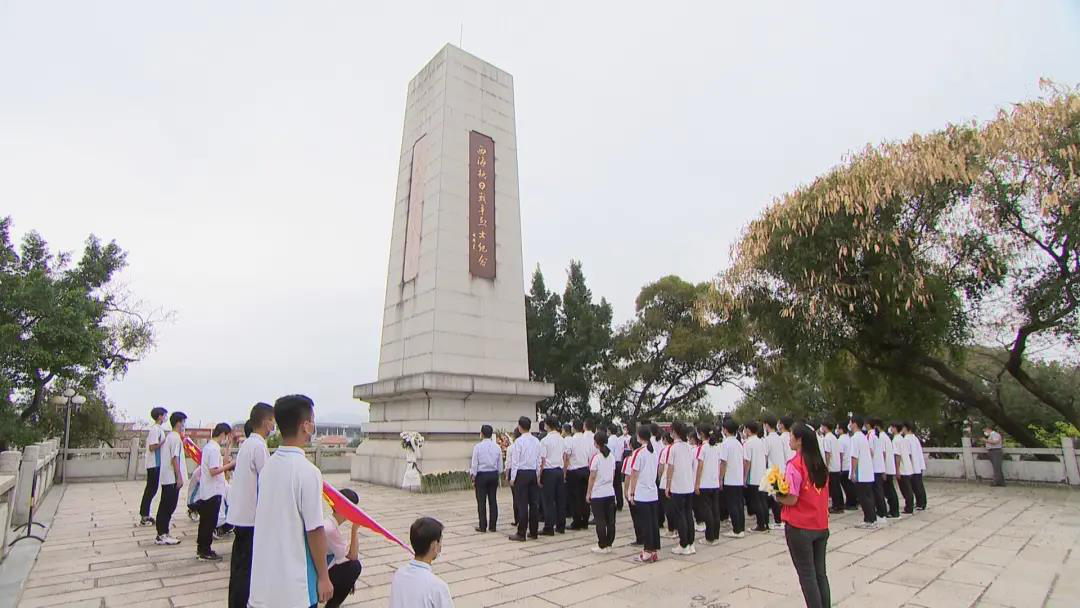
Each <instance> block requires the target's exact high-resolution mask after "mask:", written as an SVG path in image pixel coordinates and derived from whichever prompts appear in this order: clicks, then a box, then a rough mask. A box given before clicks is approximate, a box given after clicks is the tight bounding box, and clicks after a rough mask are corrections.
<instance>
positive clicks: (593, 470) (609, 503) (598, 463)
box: [585, 430, 615, 553]
mask: <svg viewBox="0 0 1080 608" xmlns="http://www.w3.org/2000/svg"><path fill="white" fill-rule="evenodd" d="M593 443H595V444H596V453H595V454H593V457H592V459H591V460H590V461H589V485H588V487H587V488H586V490H585V502H587V503H589V506H590V507H592V512H593V517H594V518H595V519H596V546H595V547H593V548H592V552H593V553H611V545H612V543H614V542H615V454H614V453H612V451H611V449H610V448H609V447H608V436H607V433H605V432H604V431H603V430H601V431H600V432H598V433H596V435H594V436H593Z"/></svg>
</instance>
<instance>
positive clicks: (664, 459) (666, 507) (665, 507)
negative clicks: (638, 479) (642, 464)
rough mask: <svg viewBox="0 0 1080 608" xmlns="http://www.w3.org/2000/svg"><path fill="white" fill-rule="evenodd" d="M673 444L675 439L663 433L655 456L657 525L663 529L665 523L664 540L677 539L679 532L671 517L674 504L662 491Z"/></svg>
mask: <svg viewBox="0 0 1080 608" xmlns="http://www.w3.org/2000/svg"><path fill="white" fill-rule="evenodd" d="M674 443H675V439H674V438H673V437H672V436H671V433H670V432H668V433H664V436H663V439H662V441H661V447H660V452H659V456H657V468H658V470H659V471H660V480H659V481H658V482H657V483H658V485H657V487H658V488H660V515H659V517H658V518H657V525H658V526H659V527H661V528H663V527H664V523H665V522H666V523H667V533H666V534H665V535H664V538H679V531H678V530H676V529H675V519H674V517H673V516H672V515H671V509H673V508H674V507H675V503H674V502H672V501H671V499H670V498H668V495H667V492H665V491H664V490H665V488H667V471H668V468H667V465H668V459H669V458H670V457H671V446H672V445H673V444H674Z"/></svg>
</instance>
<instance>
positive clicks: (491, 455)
mask: <svg viewBox="0 0 1080 608" xmlns="http://www.w3.org/2000/svg"><path fill="white" fill-rule="evenodd" d="M493 433H494V430H493V429H492V428H491V425H490V424H485V425H483V426H481V427H480V437H481V439H480V443H478V444H476V445H475V446H473V451H472V460H471V461H470V462H469V475H470V476H472V481H473V487H474V488H475V489H476V513H477V517H478V519H479V525H477V526H476V528H474V529H475V530H476V531H477V532H481V533H483V532H494V531H495V524H496V522H497V521H498V519H499V501H498V498H497V496H496V493H497V492H498V490H499V476H500V475H502V469H503V461H502V449H500V448H499V446H498V445H497V444H496V443H495V440H494V439H492V438H491V436H492V434H493Z"/></svg>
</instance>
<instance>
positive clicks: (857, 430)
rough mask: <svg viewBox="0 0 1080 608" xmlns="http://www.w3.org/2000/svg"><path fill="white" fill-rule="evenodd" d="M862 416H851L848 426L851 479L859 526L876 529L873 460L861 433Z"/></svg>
mask: <svg viewBox="0 0 1080 608" xmlns="http://www.w3.org/2000/svg"><path fill="white" fill-rule="evenodd" d="M862 427H863V417H862V416H859V415H855V416H852V417H851V423H850V424H849V426H848V428H850V429H851V480H852V482H854V483H855V492H856V494H857V495H858V497H859V505H860V506H862V511H863V523H862V524H860V525H859V526H857V527H859V528H866V529H870V530H874V529H877V527H878V526H877V514H876V513H875V512H874V460H873V457H872V455H871V454H870V442H869V441H868V440H867V438H866V435H864V434H863V431H862Z"/></svg>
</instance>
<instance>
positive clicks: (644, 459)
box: [627, 426, 660, 564]
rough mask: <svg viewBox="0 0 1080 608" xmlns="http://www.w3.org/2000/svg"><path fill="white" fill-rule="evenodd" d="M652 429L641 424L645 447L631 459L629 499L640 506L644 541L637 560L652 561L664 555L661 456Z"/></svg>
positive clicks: (639, 517)
mask: <svg viewBox="0 0 1080 608" xmlns="http://www.w3.org/2000/svg"><path fill="white" fill-rule="evenodd" d="M650 439H652V429H650V428H648V427H645V426H642V427H639V428H638V441H639V442H641V444H642V445H641V447H639V448H638V449H636V450H635V451H634V453H633V455H632V456H631V457H630V458H629V459H628V460H629V463H630V467H629V468H630V470H631V472H630V483H629V491H628V492H627V500H628V501H629V502H630V504H631V505H632V506H633V507H635V508H636V509H637V515H638V518H637V519H638V534H639V535H640V538H641V541H642V550H641V553H640V554H639V555H638V556H637V557H635V558H634V561H636V562H640V563H643V564H651V563H654V562H656V561H657V560H659V559H660V524H659V518H660V516H658V515H657V511H658V510H659V509H660V501H659V498H660V495H659V493H658V491H657V487H656V469H657V457H658V455H657V454H656V452H655V451H653V446H652V443H651V442H650V441H649V440H650Z"/></svg>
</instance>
